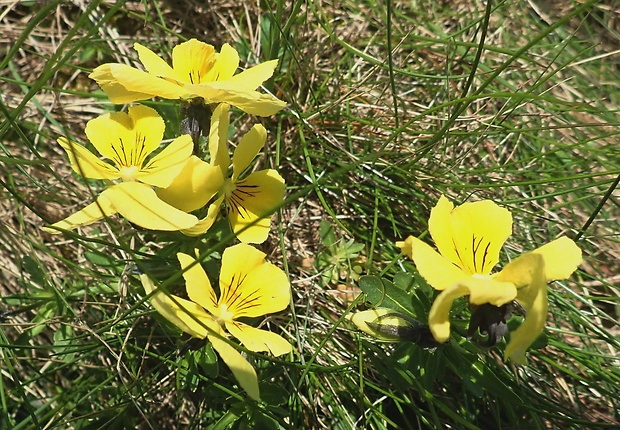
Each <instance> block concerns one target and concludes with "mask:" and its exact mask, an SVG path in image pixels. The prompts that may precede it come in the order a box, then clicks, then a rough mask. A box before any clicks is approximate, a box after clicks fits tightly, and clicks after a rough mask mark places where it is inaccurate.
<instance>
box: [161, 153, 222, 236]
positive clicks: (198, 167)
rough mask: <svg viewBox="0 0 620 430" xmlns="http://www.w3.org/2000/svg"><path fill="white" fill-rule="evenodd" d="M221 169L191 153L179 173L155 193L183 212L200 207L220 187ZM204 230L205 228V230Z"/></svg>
mask: <svg viewBox="0 0 620 430" xmlns="http://www.w3.org/2000/svg"><path fill="white" fill-rule="evenodd" d="M223 184H224V178H223V177H222V171H221V170H220V169H219V168H218V167H215V166H212V165H211V164H209V163H207V162H206V161H203V160H201V159H200V158H198V157H196V156H195V155H192V156H191V157H190V158H189V160H188V161H187V163H186V164H185V167H183V170H182V171H181V173H179V174H178V175H177V176H176V177H175V178H174V180H173V181H172V183H171V184H170V185H169V186H168V187H166V188H159V189H158V190H157V195H158V196H159V197H160V198H161V199H162V200H163V201H165V202H166V203H168V204H171V205H172V206H174V207H175V208H178V209H181V210H182V211H185V212H191V211H194V210H196V209H200V208H202V207H204V205H206V204H207V202H208V201H209V200H211V198H212V197H213V196H214V195H215V194H216V193H217V192H218V191H219V190H220V189H221V188H222V185H223ZM205 231H206V230H205Z"/></svg>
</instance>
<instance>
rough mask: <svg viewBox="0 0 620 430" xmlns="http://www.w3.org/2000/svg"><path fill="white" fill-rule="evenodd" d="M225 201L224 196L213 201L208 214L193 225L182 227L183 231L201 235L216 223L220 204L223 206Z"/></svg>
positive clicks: (190, 234)
mask: <svg viewBox="0 0 620 430" xmlns="http://www.w3.org/2000/svg"><path fill="white" fill-rule="evenodd" d="M223 201H224V196H222V197H220V198H219V199H217V200H216V201H215V202H213V203H211V204H210V205H209V209H208V211H207V215H206V216H205V217H204V218H202V219H200V220H199V221H198V222H197V223H196V225H194V226H193V227H190V228H184V229H182V230H181V233H183V234H186V235H188V236H200V235H201V234H204V233H205V232H206V231H207V230H209V229H210V228H211V226H212V225H213V223H215V220H216V219H217V215H218V214H219V212H220V206H222V202H223Z"/></svg>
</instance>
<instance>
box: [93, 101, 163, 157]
mask: <svg viewBox="0 0 620 430" xmlns="http://www.w3.org/2000/svg"><path fill="white" fill-rule="evenodd" d="M164 128H165V125H164V120H163V119H162V118H161V117H160V116H159V114H158V113H157V111H155V109H152V108H149V107H147V106H142V105H139V106H131V107H130V108H129V112H128V113H125V112H112V113H107V114H104V115H101V116H99V117H97V118H95V119H93V120H90V121H88V123H87V124H86V129H85V132H86V136H88V140H90V141H91V142H92V144H93V145H94V146H95V148H97V151H99V153H100V154H101V155H103V156H104V157H106V158H109V159H111V160H113V161H114V163H115V164H116V165H117V167H118V168H119V169H120V168H122V167H129V166H136V167H138V168H139V167H142V164H143V163H144V160H145V159H146V157H147V156H148V155H149V154H150V153H151V152H153V151H154V150H155V149H157V148H158V147H159V145H160V143H161V139H162V137H163V136H164Z"/></svg>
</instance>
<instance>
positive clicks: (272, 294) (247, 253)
mask: <svg viewBox="0 0 620 430" xmlns="http://www.w3.org/2000/svg"><path fill="white" fill-rule="evenodd" d="M290 300H291V291H290V284H289V282H288V278H287V276H286V274H285V273H284V272H283V271H282V270H281V269H279V268H278V267H276V266H274V265H273V264H271V263H269V262H267V261H265V254H264V253H263V252H261V251H259V250H257V249H256V248H254V247H252V246H250V245H246V244H244V243H240V244H238V245H235V246H231V247H228V248H226V250H225V251H224V253H223V255H222V269H221V271H220V300H219V304H225V305H227V308H228V311H229V312H232V313H233V315H234V317H233V318H235V319H236V318H239V317H244V316H248V317H257V316H262V315H265V314H269V313H273V312H279V311H281V310H282V309H284V308H286V307H287V306H288V305H289V303H290Z"/></svg>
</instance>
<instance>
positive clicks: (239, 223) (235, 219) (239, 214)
mask: <svg viewBox="0 0 620 430" xmlns="http://www.w3.org/2000/svg"><path fill="white" fill-rule="evenodd" d="M285 188H286V187H285V185H284V179H283V178H282V177H281V176H280V175H279V174H278V172H276V171H275V170H272V169H269V170H261V171H258V172H254V173H252V174H250V175H249V176H248V177H247V178H245V179H244V180H242V181H239V182H238V183H236V184H235V189H234V191H233V192H232V193H231V195H229V196H227V198H226V204H227V206H228V220H229V221H230V225H231V227H232V229H233V231H234V232H235V234H236V235H237V238H238V239H239V240H240V241H242V242H245V243H262V242H264V241H265V240H266V239H267V236H268V235H269V226H270V224H271V222H270V215H271V214H272V213H273V212H274V211H275V210H276V209H277V208H278V207H279V206H280V205H281V204H282V202H283V200H284V192H285Z"/></svg>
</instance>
